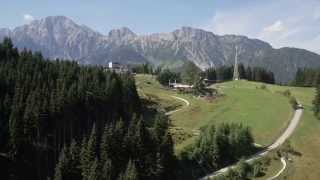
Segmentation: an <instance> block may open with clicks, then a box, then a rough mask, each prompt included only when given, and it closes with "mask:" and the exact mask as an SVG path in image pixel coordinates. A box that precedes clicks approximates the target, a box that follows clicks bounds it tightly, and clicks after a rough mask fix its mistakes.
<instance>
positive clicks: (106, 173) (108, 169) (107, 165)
mask: <svg viewBox="0 0 320 180" xmlns="http://www.w3.org/2000/svg"><path fill="white" fill-rule="evenodd" d="M101 178H102V180H112V162H111V160H110V159H107V160H106V161H105V162H104V165H103V168H102V171H101Z"/></svg>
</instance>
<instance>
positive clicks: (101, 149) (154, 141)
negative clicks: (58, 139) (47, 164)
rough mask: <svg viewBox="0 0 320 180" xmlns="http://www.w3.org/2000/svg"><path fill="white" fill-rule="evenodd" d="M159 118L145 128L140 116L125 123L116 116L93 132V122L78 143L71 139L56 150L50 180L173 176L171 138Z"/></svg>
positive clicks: (125, 179) (94, 128) (135, 178)
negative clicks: (88, 133) (55, 161)
mask: <svg viewBox="0 0 320 180" xmlns="http://www.w3.org/2000/svg"><path fill="white" fill-rule="evenodd" d="M167 128H168V124H167V121H164V119H163V118H160V116H158V118H157V119H156V121H155V123H154V125H153V126H152V127H151V128H150V130H148V129H147V128H146V127H145V125H144V122H143V120H142V119H141V118H134V119H133V120H132V121H131V122H130V124H129V126H128V127H126V125H125V123H124V122H123V121H122V120H120V121H117V122H116V123H115V124H111V125H106V126H105V128H104V131H103V133H102V134H101V136H100V137H99V136H98V135H97V131H96V126H95V125H94V126H93V127H92V130H91V133H90V135H89V136H85V137H83V139H82V141H81V143H77V142H76V141H74V140H73V141H72V142H71V144H70V145H69V146H64V147H63V148H62V150H61V152H60V156H59V160H58V163H57V165H56V167H55V174H54V180H63V179H68V180H69V179H74V180H76V179H85V180H100V179H101V180H113V179H118V180H138V179H159V180H160V179H174V178H175V175H174V170H175V157H174V155H173V142H172V138H171V136H170V134H169V133H168V131H167Z"/></svg>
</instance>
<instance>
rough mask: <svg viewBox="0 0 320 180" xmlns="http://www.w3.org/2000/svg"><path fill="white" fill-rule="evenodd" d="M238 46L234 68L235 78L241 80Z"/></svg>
mask: <svg viewBox="0 0 320 180" xmlns="http://www.w3.org/2000/svg"><path fill="white" fill-rule="evenodd" d="M235 48H236V54H235V57H234V67H233V68H234V69H233V80H234V81H237V80H239V79H240V78H239V69H238V46H236V47H235Z"/></svg>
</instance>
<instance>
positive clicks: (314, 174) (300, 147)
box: [262, 86, 320, 180]
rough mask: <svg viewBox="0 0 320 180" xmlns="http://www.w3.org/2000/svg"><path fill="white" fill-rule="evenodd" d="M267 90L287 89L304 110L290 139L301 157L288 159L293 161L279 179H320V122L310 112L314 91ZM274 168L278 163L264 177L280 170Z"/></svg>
mask: <svg viewBox="0 0 320 180" xmlns="http://www.w3.org/2000/svg"><path fill="white" fill-rule="evenodd" d="M268 89H269V90H270V91H272V92H274V93H276V92H279V91H284V90H287V89H289V90H290V91H291V93H292V94H293V96H295V97H296V98H297V99H298V100H299V101H300V102H301V103H302V104H303V106H304V108H305V110H304V114H303V116H302V120H301V122H300V124H299V125H298V127H297V129H296V131H295V132H294V134H293V136H292V137H291V138H290V142H291V144H292V146H293V148H294V150H295V151H297V152H299V153H301V156H291V157H290V158H292V159H293V160H292V161H290V162H288V164H287V169H286V170H285V171H284V173H283V174H282V175H281V176H280V178H279V179H282V178H285V179H292V180H300V179H304V180H315V179H320V171H319V167H320V161H319V160H320V138H319V132H320V120H318V119H316V118H315V117H314V115H313V112H312V100H313V98H314V95H315V90H314V89H313V88H298V87H285V86H268ZM275 167H279V162H276V161H273V163H272V167H270V168H269V171H268V172H267V175H266V177H270V176H273V175H274V174H276V173H277V172H278V171H279V170H280V169H281V167H279V168H275ZM262 179H264V178H262Z"/></svg>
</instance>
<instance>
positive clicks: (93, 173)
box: [88, 158, 99, 180]
mask: <svg viewBox="0 0 320 180" xmlns="http://www.w3.org/2000/svg"><path fill="white" fill-rule="evenodd" d="M98 179H99V169H98V159H97V158H95V160H94V161H93V162H92V163H91V166H90V171H89V175H88V180H98Z"/></svg>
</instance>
